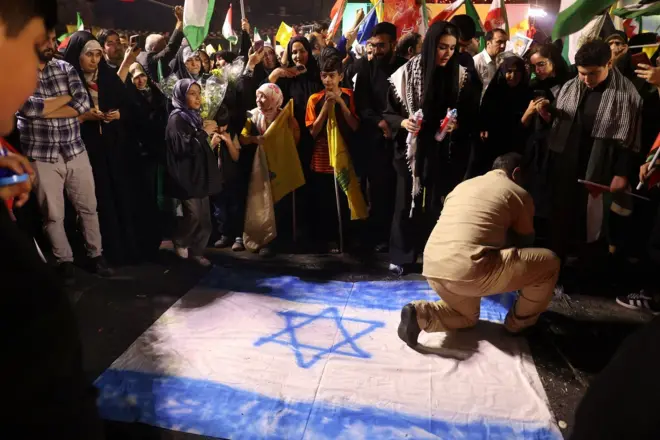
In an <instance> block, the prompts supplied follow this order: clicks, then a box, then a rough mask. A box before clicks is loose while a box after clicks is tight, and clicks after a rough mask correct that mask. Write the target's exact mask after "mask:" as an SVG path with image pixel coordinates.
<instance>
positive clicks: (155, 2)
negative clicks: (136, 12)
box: [144, 0, 174, 9]
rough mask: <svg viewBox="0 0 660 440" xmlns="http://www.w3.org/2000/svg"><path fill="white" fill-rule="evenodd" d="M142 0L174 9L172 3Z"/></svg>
mask: <svg viewBox="0 0 660 440" xmlns="http://www.w3.org/2000/svg"><path fill="white" fill-rule="evenodd" d="M144 1H145V2H148V3H153V4H154V5H158V6H162V7H164V8H168V9H174V7H173V6H172V5H168V4H166V3H161V2H159V1H156V0H144Z"/></svg>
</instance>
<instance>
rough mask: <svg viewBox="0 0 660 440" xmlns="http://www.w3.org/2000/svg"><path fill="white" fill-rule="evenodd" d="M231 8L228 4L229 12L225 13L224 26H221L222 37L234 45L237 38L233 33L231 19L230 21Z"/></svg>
mask: <svg viewBox="0 0 660 440" xmlns="http://www.w3.org/2000/svg"><path fill="white" fill-rule="evenodd" d="M232 14H233V12H232V8H231V3H229V10H228V11H227V17H225V24H224V25H222V36H223V37H225V38H226V39H227V41H229V42H230V43H231V44H236V43H237V42H238V37H237V36H236V33H235V32H234V27H233V25H232V24H233V19H232Z"/></svg>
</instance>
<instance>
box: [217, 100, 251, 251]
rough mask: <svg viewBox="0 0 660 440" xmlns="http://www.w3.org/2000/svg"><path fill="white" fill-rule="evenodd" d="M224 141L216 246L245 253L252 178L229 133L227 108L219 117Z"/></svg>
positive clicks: (219, 148) (220, 152)
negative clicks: (248, 198)
mask: <svg viewBox="0 0 660 440" xmlns="http://www.w3.org/2000/svg"><path fill="white" fill-rule="evenodd" d="M215 120H216V122H218V133H220V134H221V135H222V141H221V142H220V143H219V144H218V145H216V146H215V147H214V152H215V155H216V157H217V159H218V168H219V169H220V173H221V175H222V181H223V188H224V190H223V191H222V193H220V194H217V195H216V196H215V197H213V206H214V208H215V212H214V216H215V219H216V221H217V223H218V232H219V233H220V239H219V240H218V241H216V242H215V247H217V248H226V247H229V246H231V247H232V250H233V251H234V252H241V251H244V250H245V246H244V245H243V223H244V221H245V199H246V197H247V187H248V181H249V175H250V167H249V165H248V158H247V157H245V155H244V151H241V145H240V143H239V142H238V138H237V137H236V135H234V134H232V133H229V122H230V112H229V110H228V108H227V107H226V106H225V105H223V106H221V107H220V110H219V111H218V115H217V116H216V117H215Z"/></svg>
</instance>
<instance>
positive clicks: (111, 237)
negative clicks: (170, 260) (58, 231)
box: [64, 31, 142, 265]
mask: <svg viewBox="0 0 660 440" xmlns="http://www.w3.org/2000/svg"><path fill="white" fill-rule="evenodd" d="M64 59H65V60H66V61H67V62H69V63H70V64H72V65H73V66H74V67H75V69H76V71H77V72H78V75H79V77H80V79H81V80H82V81H83V84H84V85H85V89H86V92H87V94H88V96H89V99H90V102H91V104H92V105H91V110H89V111H88V112H87V113H84V114H82V115H81V116H80V117H79V119H80V122H81V124H80V130H81V134H82V139H83V141H84V143H85V145H86V147H87V150H88V152H89V159H90V162H91V164H92V171H93V172H94V182H95V190H96V199H97V201H98V212H99V223H100V227H101V235H102V237H103V249H104V251H105V255H106V257H107V258H108V260H109V261H110V262H111V263H112V264H114V265H125V264H130V263H135V262H138V261H140V260H141V258H142V256H141V255H140V252H139V247H138V238H137V237H139V236H140V235H141V234H140V231H139V230H138V228H137V226H136V223H137V219H136V218H135V217H136V211H135V209H134V207H135V204H136V201H134V200H133V198H134V191H132V190H131V188H132V186H133V179H134V177H135V176H132V175H130V174H128V173H126V170H127V169H131V168H132V167H133V165H134V163H135V162H136V161H137V160H138V159H139V157H138V155H137V149H136V148H132V146H131V143H130V142H132V141H131V140H130V139H127V137H126V132H125V124H124V123H123V121H122V117H123V116H124V115H126V114H128V111H127V106H128V104H129V102H128V95H127V91H126V87H125V86H124V84H123V82H122V80H121V79H120V78H119V76H118V75H117V74H116V73H115V72H114V70H113V69H112V68H110V67H109V66H108V65H107V63H106V61H105V59H103V57H102V52H101V45H100V44H99V43H98V41H97V40H96V39H95V38H94V36H93V35H92V34H90V33H89V32H85V31H78V32H76V33H74V34H73V35H72V36H71V38H70V40H69V45H68V47H67V49H66V52H65V53H64Z"/></svg>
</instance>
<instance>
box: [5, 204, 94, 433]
mask: <svg viewBox="0 0 660 440" xmlns="http://www.w3.org/2000/svg"><path fill="white" fill-rule="evenodd" d="M0 243H2V252H0V280H1V281H0V286H1V287H0V291H1V292H2V295H0V338H1V339H2V340H1V342H0V344H1V345H2V348H3V356H4V359H5V360H6V361H5V362H2V363H0V386H1V388H2V390H3V395H4V401H3V404H2V405H1V406H2V408H1V410H0V426H2V429H3V432H5V433H12V434H13V433H14V432H16V434H14V435H12V434H7V435H8V436H9V437H15V438H19V437H20V438H26V439H28V438H30V439H31V438H58V439H65V438H66V439H71V440H100V439H103V437H104V435H103V426H102V423H101V421H100V419H99V417H98V414H97V412H96V405H95V399H96V393H95V390H94V388H93V387H92V385H91V384H90V383H89V382H87V380H86V378H85V375H84V373H83V368H82V352H81V344H80V339H79V335H78V327H77V324H76V320H75V317H74V314H73V310H72V308H71V305H70V303H69V301H68V299H67V297H66V295H65V294H64V291H63V290H62V288H61V285H60V284H61V281H60V280H59V277H58V276H57V275H56V274H55V273H54V271H53V269H52V268H50V267H49V266H48V265H46V264H45V263H44V262H43V261H41V258H40V257H39V255H38V253H37V250H36V247H35V246H34V242H33V240H32V238H31V237H30V236H28V235H27V234H25V233H24V232H22V231H20V230H19V229H18V227H17V226H16V225H15V224H14V223H13V222H12V221H11V220H10V219H9V215H8V213H7V210H6V208H5V206H4V204H3V203H0ZM19 432H20V434H19Z"/></svg>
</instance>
